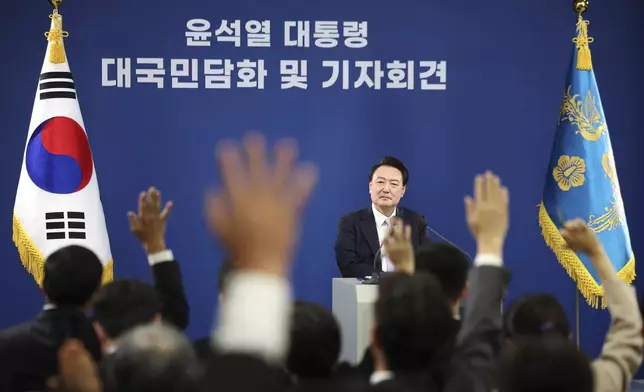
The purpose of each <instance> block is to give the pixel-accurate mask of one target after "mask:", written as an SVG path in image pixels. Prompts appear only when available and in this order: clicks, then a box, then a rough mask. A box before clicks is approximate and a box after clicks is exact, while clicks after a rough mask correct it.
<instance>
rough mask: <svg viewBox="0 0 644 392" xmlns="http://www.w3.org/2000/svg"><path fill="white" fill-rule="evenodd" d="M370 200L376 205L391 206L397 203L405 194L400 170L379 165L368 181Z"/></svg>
mask: <svg viewBox="0 0 644 392" xmlns="http://www.w3.org/2000/svg"><path fill="white" fill-rule="evenodd" d="M369 194H370V195H371V201H372V202H373V204H375V205H376V206H378V207H382V208H391V207H395V206H397V205H398V203H399V202H400V198H401V197H403V195H404V194H405V186H404V185H403V181H402V173H401V172H400V170H398V169H396V168H393V167H391V166H380V167H379V168H378V169H377V170H376V171H375V172H374V173H373V177H371V182H369Z"/></svg>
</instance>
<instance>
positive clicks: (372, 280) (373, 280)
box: [362, 241, 385, 284]
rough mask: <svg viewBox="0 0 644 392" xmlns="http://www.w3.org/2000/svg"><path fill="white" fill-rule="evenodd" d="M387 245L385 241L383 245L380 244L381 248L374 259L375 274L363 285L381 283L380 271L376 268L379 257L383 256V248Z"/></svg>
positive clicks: (363, 282) (364, 281)
mask: <svg viewBox="0 0 644 392" xmlns="http://www.w3.org/2000/svg"><path fill="white" fill-rule="evenodd" d="M384 244H385V242H384V241H383V242H382V244H380V247H379V248H378V251H377V252H376V255H375V256H374V257H373V263H371V264H373V272H372V273H371V276H370V277H369V279H365V280H363V281H362V284H378V282H379V281H380V271H378V269H377V268H376V264H377V263H376V261H378V257H380V255H381V254H382V246H383V245H384Z"/></svg>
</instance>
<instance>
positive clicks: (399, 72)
mask: <svg viewBox="0 0 644 392" xmlns="http://www.w3.org/2000/svg"><path fill="white" fill-rule="evenodd" d="M387 69H388V70H389V71H387V79H389V81H388V82H387V88H395V89H398V88H406V89H407V90H413V89H414V79H415V78H416V76H415V74H414V62H413V61H407V62H401V61H398V60H396V61H393V62H391V63H387Z"/></svg>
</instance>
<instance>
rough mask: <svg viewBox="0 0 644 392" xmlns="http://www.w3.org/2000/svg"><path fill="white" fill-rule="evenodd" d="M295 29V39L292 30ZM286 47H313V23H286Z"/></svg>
mask: <svg viewBox="0 0 644 392" xmlns="http://www.w3.org/2000/svg"><path fill="white" fill-rule="evenodd" d="M294 28H295V38H291V37H292V30H293V29H294ZM284 46H296V47H298V48H308V47H310V46H311V22H309V21H301V20H300V21H297V22H296V21H286V22H284Z"/></svg>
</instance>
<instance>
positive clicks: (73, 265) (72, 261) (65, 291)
mask: <svg viewBox="0 0 644 392" xmlns="http://www.w3.org/2000/svg"><path fill="white" fill-rule="evenodd" d="M102 277H103V264H102V263H101V260H100V259H99V258H98V256H96V254H95V253H94V252H92V251H91V250H89V249H87V248H85V247H82V246H78V245H70V246H67V247H64V248H61V249H59V250H57V251H56V252H54V253H52V254H51V255H50V256H49V257H47V260H46V261H45V267H44V274H43V282H42V287H43V291H44V293H45V295H46V296H47V299H48V300H49V302H50V303H52V304H54V305H57V306H85V305H86V304H88V303H89V302H90V300H91V299H92V296H93V295H94V293H95V292H96V290H98V288H99V287H100V284H101V279H102Z"/></svg>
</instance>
